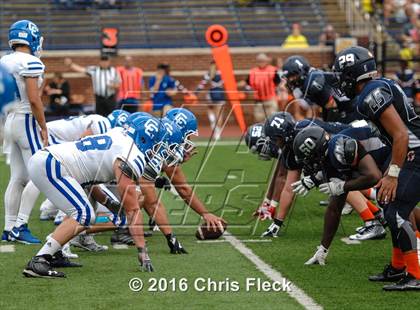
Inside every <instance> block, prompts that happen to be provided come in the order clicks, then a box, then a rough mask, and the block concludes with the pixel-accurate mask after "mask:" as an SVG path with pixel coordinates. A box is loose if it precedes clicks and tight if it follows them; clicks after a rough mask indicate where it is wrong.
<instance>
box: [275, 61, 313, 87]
mask: <svg viewBox="0 0 420 310" xmlns="http://www.w3.org/2000/svg"><path fill="white" fill-rule="evenodd" d="M310 69H311V66H310V65H309V62H308V61H307V60H306V58H305V57H302V56H298V55H294V56H290V57H289V58H287V59H286V61H285V62H284V64H283V68H282V70H283V77H285V78H286V84H287V87H288V88H289V89H290V90H291V91H293V90H294V89H295V88H301V87H302V86H303V84H304V82H305V79H306V77H307V76H308V73H309V70H310Z"/></svg>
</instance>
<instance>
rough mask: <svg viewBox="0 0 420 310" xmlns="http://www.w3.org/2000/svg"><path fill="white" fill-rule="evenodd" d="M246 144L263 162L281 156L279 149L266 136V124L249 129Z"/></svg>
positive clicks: (246, 134) (259, 124) (255, 125)
mask: <svg viewBox="0 0 420 310" xmlns="http://www.w3.org/2000/svg"><path fill="white" fill-rule="evenodd" d="M245 143H246V145H247V146H248V148H249V149H250V151H251V152H252V153H254V154H258V156H259V158H260V159H262V160H270V159H271V158H277V157H278V156H279V147H278V146H276V145H275V144H274V143H273V142H272V141H271V140H270V138H268V137H266V136H265V134H264V124H262V123H257V124H254V125H251V126H249V127H248V130H247V131H246V133H245Z"/></svg>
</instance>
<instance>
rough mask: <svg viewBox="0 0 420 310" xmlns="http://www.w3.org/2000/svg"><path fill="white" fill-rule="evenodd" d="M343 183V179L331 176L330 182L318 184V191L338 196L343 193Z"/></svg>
mask: <svg viewBox="0 0 420 310" xmlns="http://www.w3.org/2000/svg"><path fill="white" fill-rule="evenodd" d="M344 183H345V182H344V181H343V180H340V179H337V178H331V179H330V182H328V183H323V184H321V185H320V186H319V191H320V192H321V193H324V194H327V195H329V196H340V195H342V194H344Z"/></svg>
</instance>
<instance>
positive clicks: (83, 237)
mask: <svg viewBox="0 0 420 310" xmlns="http://www.w3.org/2000/svg"><path fill="white" fill-rule="evenodd" d="M70 244H71V245H72V246H75V247H77V248H81V249H83V250H86V251H89V252H103V251H107V250H108V246H106V245H100V244H97V243H96V241H95V239H93V236H92V235H88V234H80V235H78V236H76V237H74V238H73V239H72V240H70Z"/></svg>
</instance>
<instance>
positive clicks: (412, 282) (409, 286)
mask: <svg viewBox="0 0 420 310" xmlns="http://www.w3.org/2000/svg"><path fill="white" fill-rule="evenodd" d="M383 290H384V291H420V280H419V279H416V278H415V277H413V276H412V275H411V274H409V273H407V274H405V275H404V276H403V277H402V278H401V279H400V280H399V281H398V282H397V283H394V284H389V285H385V286H384V287H383Z"/></svg>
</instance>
